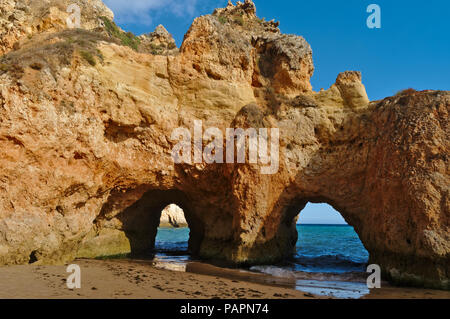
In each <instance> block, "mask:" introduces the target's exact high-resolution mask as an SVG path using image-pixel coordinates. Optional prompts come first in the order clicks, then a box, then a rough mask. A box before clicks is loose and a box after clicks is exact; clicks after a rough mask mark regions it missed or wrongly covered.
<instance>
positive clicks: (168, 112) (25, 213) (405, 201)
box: [0, 0, 450, 289]
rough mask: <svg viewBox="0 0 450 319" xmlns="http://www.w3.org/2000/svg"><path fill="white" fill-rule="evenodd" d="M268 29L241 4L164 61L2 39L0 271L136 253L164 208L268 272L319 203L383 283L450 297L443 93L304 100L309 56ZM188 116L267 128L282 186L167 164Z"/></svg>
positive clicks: (358, 87)
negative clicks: (273, 132)
mask: <svg viewBox="0 0 450 319" xmlns="http://www.w3.org/2000/svg"><path fill="white" fill-rule="evenodd" d="M5 1H6V0H4V1H2V2H0V4H2V6H3V7H2V9H4V8H5V7H4V6H5V3H8V4H10V3H18V2H20V1H9V0H8V1H6V2H5ZM105 10H106V9H105ZM2 12H3V11H2ZM61 12H63V11H61ZM32 13H33V12H32ZM55 14H57V12H56V11H55ZM36 19H37V18H36ZM83 19H84V20H85V21H98V19H97V16H96V15H95V14H94V15H92V16H89V15H87V16H84V18H83ZM84 20H83V21H84ZM33 21H34V20H33ZM62 21H64V20H62ZM93 23H94V22H93ZM94 24H95V23H94ZM14 27H15V26H14ZM277 27H278V24H277V23H275V22H265V21H262V20H260V19H258V18H257V16H256V12H255V8H254V5H253V3H251V1H246V2H245V3H244V4H242V3H241V4H238V5H237V6H233V5H229V6H228V7H227V8H225V9H218V10H216V12H215V13H214V14H212V15H208V16H203V17H200V18H197V19H196V20H195V21H194V23H193V25H192V27H191V28H190V30H189V31H188V33H187V34H186V36H185V39H184V42H183V45H182V47H181V48H180V50H179V51H180V52H179V53H177V52H174V54H166V53H164V54H163V55H152V54H145V53H138V52H135V51H133V50H132V49H131V48H129V47H125V46H121V45H119V44H117V43H115V42H114V41H110V39H109V38H108V36H107V33H105V32H102V30H101V28H100V29H99V30H98V32H97V31H96V32H94V31H87V30H65V31H64V30H60V29H58V30H54V29H52V28H50V29H44V30H41V31H36V32H37V33H33V34H32V35H31V36H30V37H27V36H25V37H21V38H20V40H19V42H20V46H19V47H16V48H15V49H13V47H14V43H12V44H11V41H10V40H5V39H6V38H2V41H1V42H0V43H1V45H2V47H0V52H8V53H7V54H5V55H3V56H2V57H0V264H22V263H28V262H29V261H36V262H37V263H60V262H66V261H70V260H72V259H73V258H75V257H77V256H82V257H95V256H101V255H114V254H119V253H126V252H131V253H133V254H145V253H148V252H150V251H151V249H152V248H153V245H154V238H155V235H156V230H157V227H158V225H159V222H160V216H161V211H162V210H163V209H164V208H165V207H166V206H167V205H169V204H176V205H178V206H179V207H181V208H182V209H183V210H184V212H185V216H186V220H187V222H188V224H189V227H190V229H191V237H190V242H189V246H190V250H191V251H192V253H193V254H196V255H197V256H199V257H201V258H205V259H221V260H225V261H228V262H232V263H247V264H254V263H270V262H275V261H279V260H281V259H283V258H285V257H287V256H289V255H290V254H292V252H293V249H294V248H295V242H296V239H297V233H296V229H295V222H296V218H297V216H298V214H299V212H300V211H301V210H302V209H303V207H304V206H305V205H306V203H307V202H326V203H329V204H331V205H332V206H333V207H335V208H336V209H337V210H338V211H339V212H340V213H341V214H342V215H343V217H344V218H345V219H346V220H347V222H348V223H349V224H350V225H352V226H354V227H355V230H356V231H357V233H358V234H359V236H360V238H361V240H362V242H363V244H364V245H365V247H366V248H367V250H368V251H369V253H370V261H371V263H376V264H379V265H380V266H381V268H382V270H383V272H384V274H385V276H386V278H389V279H392V280H394V281H398V282H403V283H405V282H407V283H413V284H416V285H427V286H432V287H439V288H447V289H448V288H449V274H450V266H449V265H450V257H449V256H450V255H449V253H450V235H449V234H450V233H449V225H450V223H449V221H450V213H449V208H450V201H449V185H450V183H449V182H450V178H449V162H448V154H449V136H450V134H449V133H450V132H449V127H448V112H449V107H450V93H449V92H448V91H445V92H443V91H425V92H415V91H406V92H403V93H400V94H398V95H396V96H394V97H390V98H386V99H384V100H382V101H377V102H370V101H369V100H368V98H367V94H366V92H365V88H364V86H363V84H362V83H361V74H360V73H358V72H345V73H342V74H340V75H339V76H338V78H337V81H336V84H334V85H332V86H331V88H330V89H329V90H326V91H321V92H313V91H312V89H311V85H310V81H309V80H310V77H311V75H312V73H313V71H314V66H313V62H312V51H311V48H310V47H309V45H308V43H307V42H306V41H305V40H304V39H303V38H302V37H297V36H288V35H283V34H281V33H280V31H279V30H278V28H277ZM86 29H92V28H90V27H87V28H86ZM36 30H37V29H36ZM8 39H12V38H10V37H9V35H8ZM16 40H17V39H16ZM152 41H153V40H152ZM150 45H151V44H150ZM175 51H177V50H175ZM199 120H201V121H202V124H203V127H204V129H205V130H206V129H207V128H210V127H215V128H217V129H218V130H221V131H223V132H225V130H226V129H227V128H245V129H247V128H255V129H259V128H268V129H273V128H277V129H278V130H279V134H280V140H279V168H278V171H277V173H276V174H272V175H270V174H267V175H265V174H261V165H259V164H251V163H250V162H249V161H248V160H247V161H246V162H245V163H241V164H238V163H237V164H232V163H228V164H219V163H217V164H206V163H197V164H196V163H192V164H176V163H175V162H174V161H173V158H172V154H171V153H172V150H173V148H174V146H175V145H176V144H177V143H178V142H179V141H178V140H176V139H174V138H173V136H172V132H173V131H174V130H175V129H176V128H179V127H184V128H187V129H189V130H191V131H192V133H194V132H193V128H194V123H195V121H199ZM203 143H204V144H203V145H202V146H203V147H206V145H207V144H208V143H209V141H207V140H204V141H203Z"/></svg>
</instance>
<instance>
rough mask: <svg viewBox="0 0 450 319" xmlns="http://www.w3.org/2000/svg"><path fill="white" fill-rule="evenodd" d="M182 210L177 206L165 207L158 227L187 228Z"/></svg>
mask: <svg viewBox="0 0 450 319" xmlns="http://www.w3.org/2000/svg"><path fill="white" fill-rule="evenodd" d="M188 226H189V225H188V223H187V221H186V218H184V212H183V210H182V209H181V208H180V207H178V206H177V205H174V204H171V205H169V206H167V207H166V208H165V209H164V210H163V211H162V213H161V218H160V221H159V227H175V228H179V227H188Z"/></svg>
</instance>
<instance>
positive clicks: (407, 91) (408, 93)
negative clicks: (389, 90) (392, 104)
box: [395, 88, 417, 96]
mask: <svg viewBox="0 0 450 319" xmlns="http://www.w3.org/2000/svg"><path fill="white" fill-rule="evenodd" d="M416 92H417V91H416V90H414V89H412V88H409V89H405V90H401V91H398V92H397V94H395V96H401V95H410V94H413V93H416Z"/></svg>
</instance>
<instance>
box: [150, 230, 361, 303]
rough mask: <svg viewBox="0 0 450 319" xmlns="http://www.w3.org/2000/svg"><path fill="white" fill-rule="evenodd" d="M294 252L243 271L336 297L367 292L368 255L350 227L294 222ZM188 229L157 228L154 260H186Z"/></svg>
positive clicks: (178, 261)
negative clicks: (289, 255) (295, 237)
mask: <svg viewBox="0 0 450 319" xmlns="http://www.w3.org/2000/svg"><path fill="white" fill-rule="evenodd" d="M297 231H298V241H297V245H296V254H295V255H293V256H292V258H290V259H289V260H286V261H284V262H282V263H279V264H274V265H260V266H253V267H251V268H249V269H246V270H245V271H251V272H258V273H264V274H267V275H270V276H273V277H282V278H289V279H292V280H294V281H295V283H296V288H297V289H299V290H302V291H306V292H311V293H315V294H323V295H329V296H334V297H338V298H358V297H361V296H362V295H364V294H366V293H368V289H367V286H366V284H365V276H366V275H365V271H366V266H367V262H368V258H369V254H368V252H367V250H366V249H365V248H364V246H363V244H362V243H361V241H360V240H359V237H358V235H357V234H356V232H355V230H354V229H353V227H351V226H348V225H297ZM188 239H189V228H160V229H159V230H158V234H157V238H156V247H155V249H156V255H155V257H156V259H158V260H159V261H162V262H170V263H187V262H189V261H190V256H189V255H188V254H187V249H188Z"/></svg>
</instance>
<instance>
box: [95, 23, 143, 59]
mask: <svg viewBox="0 0 450 319" xmlns="http://www.w3.org/2000/svg"><path fill="white" fill-rule="evenodd" d="M100 19H101V20H102V21H103V23H104V26H105V29H106V31H107V32H108V34H109V35H110V36H111V37H114V38H117V39H119V40H120V43H121V44H122V45H125V46H128V47H130V48H132V49H133V50H135V51H137V50H138V48H139V44H140V43H141V40H140V39H139V38H138V37H137V36H135V35H134V34H133V33H132V32H124V31H122V30H121V29H120V28H119V27H118V26H117V25H116V24H115V22H114V21H111V20H109V19H108V18H107V17H100Z"/></svg>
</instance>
